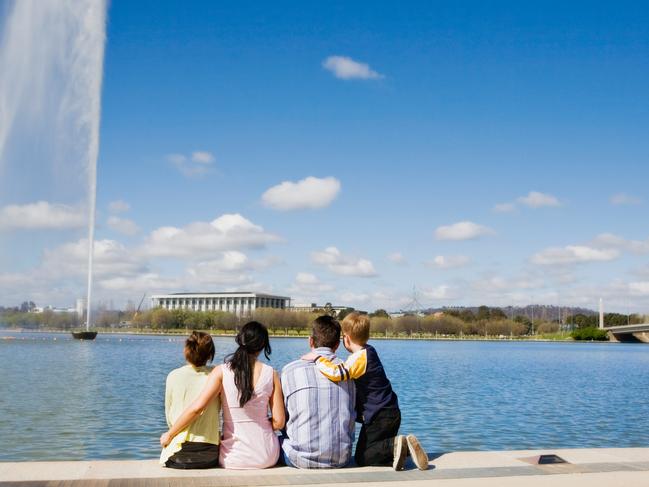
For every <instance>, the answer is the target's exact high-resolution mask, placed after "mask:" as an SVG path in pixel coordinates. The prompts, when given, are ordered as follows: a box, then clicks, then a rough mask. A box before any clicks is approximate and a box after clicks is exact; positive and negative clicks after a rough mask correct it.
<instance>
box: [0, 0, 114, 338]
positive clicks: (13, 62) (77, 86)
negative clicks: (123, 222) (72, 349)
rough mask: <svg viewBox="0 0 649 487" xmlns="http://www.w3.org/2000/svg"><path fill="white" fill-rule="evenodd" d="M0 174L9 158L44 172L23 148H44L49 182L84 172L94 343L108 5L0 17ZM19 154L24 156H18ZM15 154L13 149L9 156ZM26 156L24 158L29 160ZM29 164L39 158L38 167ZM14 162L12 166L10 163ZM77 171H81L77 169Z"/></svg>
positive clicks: (28, 3) (42, 4) (33, 2)
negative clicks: (98, 195)
mask: <svg viewBox="0 0 649 487" xmlns="http://www.w3.org/2000/svg"><path fill="white" fill-rule="evenodd" d="M0 14H4V15H3V17H4V18H3V25H2V29H1V30H0V32H2V34H1V35H2V38H1V39H0V175H1V176H2V179H5V180H6V179H7V177H5V172H6V171H7V166H8V161H9V160H12V161H16V162H17V163H18V164H22V165H25V166H29V167H31V168H32V171H33V172H34V173H35V174H37V173H38V174H39V176H40V177H41V178H43V179H46V177H47V176H43V175H42V174H41V173H47V172H48V171H47V170H45V168H44V167H43V164H42V162H41V160H40V158H34V157H33V154H32V153H31V152H30V150H28V149H27V147H28V146H30V145H34V142H38V144H39V145H42V146H44V147H46V149H45V150H42V154H39V155H40V156H43V155H47V156H48V160H50V161H51V163H52V165H53V168H51V167H48V169H49V172H50V173H51V176H52V177H53V179H56V178H57V177H61V179H65V178H64V177H63V174H66V171H67V173H69V174H74V175H75V176H76V175H77V174H79V173H83V174H85V177H86V181H87V188H88V194H87V210H88V270H87V271H88V272H87V298H86V307H87V311H86V326H85V331H82V332H77V333H75V334H74V337H75V338H85V339H94V338H95V336H96V332H93V331H91V330H90V327H91V325H92V284H93V253H94V252H93V251H94V231H95V213H96V198H97V157H98V154H99V120H100V111H101V83H102V76H103V62H104V46H105V39H106V1H105V0H15V1H14V2H13V3H8V4H5V5H3V9H2V11H1V12H0ZM21 149H22V156H23V157H22V159H21V157H16V154H15V152H16V151H17V152H18V153H19V154H20V153H21ZM12 151H13V152H12ZM26 154H29V156H31V157H29V156H26ZM34 159H37V161H36V162H35V161H34ZM14 165H16V164H14ZM80 169H81V171H80Z"/></svg>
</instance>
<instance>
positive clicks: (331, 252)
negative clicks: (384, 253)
mask: <svg viewBox="0 0 649 487" xmlns="http://www.w3.org/2000/svg"><path fill="white" fill-rule="evenodd" d="M311 260H312V261H313V262H314V263H315V264H318V265H322V266H325V267H326V268H327V269H329V270H330V271H331V272H333V273H334V274H338V275H341V276H355V277H373V276H376V275H377V273H376V271H375V270H374V265H373V264H372V262H371V261H370V260H367V259H362V258H355V257H349V256H345V255H343V254H342V253H341V252H340V250H338V249H337V248H336V247H327V248H326V249H324V250H322V251H318V252H312V253H311Z"/></svg>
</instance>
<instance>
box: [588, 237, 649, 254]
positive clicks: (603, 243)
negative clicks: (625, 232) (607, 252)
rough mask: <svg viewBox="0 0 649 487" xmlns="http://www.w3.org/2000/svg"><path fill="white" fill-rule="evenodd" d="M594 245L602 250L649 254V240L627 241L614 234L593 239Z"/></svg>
mask: <svg viewBox="0 0 649 487" xmlns="http://www.w3.org/2000/svg"><path fill="white" fill-rule="evenodd" d="M593 245H594V246H596V247H602V248H612V249H619V250H625V251H628V252H632V253H634V254H646V253H648V252H649V239H647V240H627V239H625V238H624V237H620V236H618V235H614V234H612V233H602V234H599V235H598V236H597V237H595V238H594V239H593Z"/></svg>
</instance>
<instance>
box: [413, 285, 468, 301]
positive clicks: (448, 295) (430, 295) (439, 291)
mask: <svg viewBox="0 0 649 487" xmlns="http://www.w3.org/2000/svg"><path fill="white" fill-rule="evenodd" d="M421 295H422V296H423V297H424V298H425V299H430V300H434V301H438V300H453V299H457V298H458V297H459V293H458V290H457V289H456V288H455V287H453V286H449V285H447V284H441V285H439V286H436V287H433V288H429V289H422V290H421Z"/></svg>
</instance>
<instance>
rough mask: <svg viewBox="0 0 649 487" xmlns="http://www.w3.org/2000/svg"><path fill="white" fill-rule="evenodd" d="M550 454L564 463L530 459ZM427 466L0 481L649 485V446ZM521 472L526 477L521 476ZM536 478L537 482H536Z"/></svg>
mask: <svg viewBox="0 0 649 487" xmlns="http://www.w3.org/2000/svg"><path fill="white" fill-rule="evenodd" d="M548 453H554V454H556V455H559V456H560V457H562V458H563V459H564V460H566V461H567V462H568V463H565V464H555V465H536V464H531V463H530V462H529V461H528V459H529V458H531V457H536V456H538V455H541V454H548ZM429 457H430V467H429V470H427V471H419V470H416V469H413V466H412V465H409V468H408V470H406V471H404V472H395V471H393V470H392V469H390V468H386V467H363V468H359V467H355V468H345V469H337V470H297V469H293V468H288V467H278V468H271V469H267V470H223V469H210V470H172V469H167V468H163V467H160V465H159V464H158V462H157V460H128V461H110V460H101V461H83V462H14V463H0V485H3V486H4V485H18V486H23V487H32V486H41V485H47V486H52V487H54V486H63V485H66V486H77V485H90V486H111V487H112V486H114V485H120V486H121V485H138V486H142V487H148V486H158V485H165V486H176V485H178V486H180V485H192V486H203V485H204V486H208V485H209V486H222V485H223V486H225V485H228V486H258V485H292V486H297V485H304V486H307V485H318V486H321V487H322V486H326V485H337V484H343V483H344V484H351V485H355V484H358V485H363V484H364V485H368V484H380V485H382V486H386V487H388V486H391V485H399V486H400V487H403V486H404V485H417V484H422V485H423V484H429V483H430V482H431V481H435V484H436V485H458V486H463V485H467V486H468V485H476V486H482V485H484V486H487V485H521V484H522V483H523V482H524V483H525V485H557V486H559V485H588V487H595V486H597V485H606V486H610V485H624V486H625V487H629V486H634V485H638V486H640V485H642V486H649V448H607V449H568V450H519V451H494V452H454V453H444V454H433V455H429ZM521 477H524V479H523V478H521ZM536 482H539V483H536Z"/></svg>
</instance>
